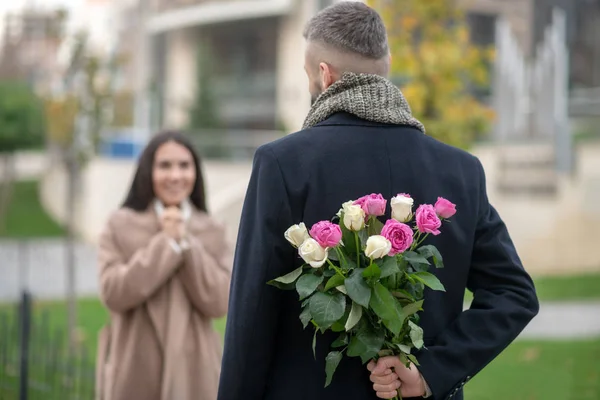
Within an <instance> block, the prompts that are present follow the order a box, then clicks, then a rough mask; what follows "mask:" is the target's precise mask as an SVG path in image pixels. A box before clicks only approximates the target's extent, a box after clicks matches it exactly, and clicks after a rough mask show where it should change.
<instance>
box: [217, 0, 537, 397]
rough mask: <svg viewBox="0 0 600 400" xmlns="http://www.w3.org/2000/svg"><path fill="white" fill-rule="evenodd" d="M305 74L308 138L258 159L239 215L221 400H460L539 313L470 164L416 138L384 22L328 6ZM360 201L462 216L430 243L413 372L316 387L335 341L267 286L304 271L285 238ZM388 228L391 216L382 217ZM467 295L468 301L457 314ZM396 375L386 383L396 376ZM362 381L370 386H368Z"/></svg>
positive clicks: (420, 130) (355, 365) (315, 30)
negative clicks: (404, 198)
mask: <svg viewBox="0 0 600 400" xmlns="http://www.w3.org/2000/svg"><path fill="white" fill-rule="evenodd" d="M305 37H306V39H307V50H306V65H305V69H306V73H307V74H308V78H309V81H310V92H311V95H312V96H313V106H312V108H311V110H310V113H309V115H308V117H307V119H306V122H305V125H304V129H303V130H302V131H300V132H298V133H294V134H291V135H289V136H287V137H285V138H283V139H281V140H278V141H275V142H273V143H270V144H267V145H265V146H262V147H261V148H260V149H258V151H257V152H256V156H255V160H254V166H253V172H252V177H251V179H250V184H249V187H248V192H247V195H246V200H245V204H244V210H243V213H242V219H241V225H240V231H239V237H238V243H237V251H236V257H235V263H234V272H233V279H232V286H231V297H230V305H229V317H228V322H227V330H226V337H225V353H224V358H223V366H222V371H221V382H220V389H219V400H262V399H270V400H271V399H272V400H308V399H310V400H331V399H336V400H337V399H343V400H351V399H357V400H358V399H360V400H363V399H374V398H377V397H381V398H392V397H394V396H395V395H396V394H397V393H396V389H398V388H400V393H401V394H402V396H403V397H404V398H407V397H421V396H426V397H430V398H434V399H447V398H450V397H453V398H455V399H462V397H463V395H462V387H463V385H464V384H465V383H466V382H467V381H468V380H469V379H470V378H471V377H472V376H473V375H475V374H476V373H477V372H478V371H480V370H481V369H482V368H483V367H484V366H485V365H486V364H488V363H489V362H490V361H491V360H492V359H494V358H495V357H496V356H497V355H498V354H499V353H500V352H501V351H502V350H503V349H504V348H505V347H506V346H508V344H509V343H511V341H513V340H514V339H515V338H516V337H517V335H518V334H519V333H520V332H521V330H522V329H523V328H524V327H525V326H526V325H527V323H528V322H529V321H530V320H531V319H532V318H533V317H534V316H535V315H536V313H537V311H538V301H537V298H536V294H535V290H534V286H533V283H532V281H531V279H530V277H529V276H528V274H527V273H526V272H525V271H524V269H523V267H522V265H521V262H520V260H519V258H518V256H517V254H516V251H515V248H514V246H513V244H512V242H511V240H510V237H509V235H508V232H507V230H506V227H505V226H504V224H503V222H502V220H501V219H500V217H499V216H498V213H497V212H496V210H495V209H494V208H493V207H492V206H491V205H490V204H489V202H488V199H487V195H486V183H485V176H484V171H483V168H482V166H481V164H480V162H479V161H478V160H477V159H476V158H475V157H473V156H472V155H470V154H468V153H466V152H463V151H461V150H458V149H455V148H452V147H450V146H447V145H444V144H442V143H440V142H438V141H436V140H434V139H432V138H431V137H429V136H427V135H426V134H425V132H424V127H423V126H422V125H421V123H420V122H419V121H417V120H416V119H415V118H413V117H412V115H411V113H410V108H409V107H408V104H407V103H406V101H405V100H404V97H403V96H402V93H401V92H400V91H399V90H398V89H397V88H396V87H395V86H394V85H392V84H391V83H390V82H389V81H388V80H387V79H386V77H387V75H388V73H389V69H390V55H389V49H388V44H387V36H386V31H385V26H384V25H383V22H382V20H381V18H380V16H379V15H378V14H377V13H376V12H375V11H374V10H372V9H370V8H369V7H367V6H366V5H364V4H362V3H360V2H341V3H337V4H335V5H333V6H331V7H329V8H327V9H325V10H323V11H321V12H320V13H319V14H317V15H316V16H315V17H314V18H313V19H312V20H311V21H310V22H309V23H308V25H307V27H306V31H305ZM369 193H381V194H383V196H384V197H385V198H387V199H390V198H391V197H392V196H395V195H397V194H398V193H410V194H411V195H412V197H413V198H414V199H415V203H416V204H422V203H431V202H435V201H436V199H437V196H443V197H445V198H447V199H450V200H452V201H453V202H454V203H456V204H457V209H458V213H457V214H456V215H455V216H454V217H453V219H452V223H451V224H445V225H444V232H443V234H442V235H440V236H436V237H433V238H431V241H430V242H431V244H434V245H436V246H437V248H438V249H439V250H440V251H441V253H442V254H443V256H444V259H445V265H446V267H445V268H444V269H440V270H436V271H434V273H435V274H436V275H437V276H438V278H439V279H440V280H441V281H442V283H443V284H444V285H445V287H446V293H443V292H433V291H427V292H426V294H425V306H424V307H425V311H424V312H423V313H422V316H421V326H422V327H423V329H424V332H425V344H426V349H424V350H422V351H420V352H418V353H417V354H416V356H417V358H418V360H419V362H420V367H419V368H418V369H417V368H416V367H415V366H414V365H413V366H412V367H411V368H410V369H407V368H404V367H402V366H401V365H400V362H399V360H398V359H397V358H394V357H386V358H382V359H380V360H379V362H378V364H377V365H376V364H375V363H370V364H369V365H368V369H370V370H371V371H372V373H369V371H368V370H367V366H365V365H362V364H361V362H360V359H358V358H344V360H343V361H342V362H341V364H340V366H339V367H338V370H337V372H336V374H335V376H334V378H333V382H332V384H331V385H330V386H329V387H328V388H324V387H323V386H324V382H325V357H326V355H327V353H328V352H329V350H330V344H331V342H332V341H333V340H334V339H335V338H336V336H337V335H335V334H329V333H326V334H324V335H318V336H317V345H316V359H315V358H314V357H313V354H312V351H311V342H312V337H313V331H312V330H310V329H307V330H303V329H302V324H301V323H300V320H299V319H298V316H299V314H300V302H299V301H298V297H297V294H296V293H295V292H286V291H281V290H279V289H276V288H273V287H270V286H267V284H266V282H267V281H268V280H270V279H273V278H275V277H278V276H281V275H283V274H285V273H288V272H290V271H292V270H294V269H295V268H297V267H298V266H300V265H301V263H302V261H301V260H300V259H299V257H298V255H297V254H296V251H295V250H294V249H293V247H292V246H291V245H290V244H289V243H288V242H287V241H286V240H285V239H284V235H283V234H284V231H285V230H286V229H287V228H288V227H289V226H291V225H293V224H297V223H299V222H302V221H303V222H306V224H307V226H308V227H309V228H310V226H311V225H312V224H314V223H316V222H318V221H320V220H328V219H330V218H331V217H332V216H333V215H335V213H336V212H337V211H338V209H339V208H340V205H341V204H342V203H343V202H345V201H347V200H350V199H356V198H358V197H360V196H362V195H365V194H369ZM387 215H388V216H389V210H388V214H387ZM465 288H468V289H470V290H471V291H472V292H473V293H474V301H473V305H472V306H471V309H470V310H468V311H466V312H463V310H462V307H463V296H464V291H465ZM392 371H394V372H392ZM371 381H372V382H371Z"/></svg>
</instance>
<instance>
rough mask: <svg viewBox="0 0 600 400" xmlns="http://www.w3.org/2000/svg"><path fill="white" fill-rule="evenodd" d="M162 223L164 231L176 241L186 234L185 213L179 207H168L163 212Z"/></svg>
mask: <svg viewBox="0 0 600 400" xmlns="http://www.w3.org/2000/svg"><path fill="white" fill-rule="evenodd" d="M160 223H161V226H162V229H163V231H164V232H165V233H166V234H167V235H168V236H169V237H171V238H173V239H175V240H176V241H178V242H179V241H180V240H181V239H182V238H183V237H184V236H185V224H184V221H183V214H182V213H181V210H180V209H179V208H177V207H168V208H166V209H165V211H164V212H163V214H162V217H161V219H160Z"/></svg>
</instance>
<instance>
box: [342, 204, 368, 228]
mask: <svg viewBox="0 0 600 400" xmlns="http://www.w3.org/2000/svg"><path fill="white" fill-rule="evenodd" d="M343 210H344V225H345V226H346V228H348V229H349V230H351V231H354V232H358V231H360V230H361V229H363V228H364V227H365V212H364V210H363V209H362V207H361V206H359V205H353V204H348V203H344V207H343Z"/></svg>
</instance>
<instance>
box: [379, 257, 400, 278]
mask: <svg viewBox="0 0 600 400" xmlns="http://www.w3.org/2000/svg"><path fill="white" fill-rule="evenodd" d="M399 272H400V268H399V267H398V261H396V257H384V259H383V263H381V279H383V278H387V277H388V276H392V275H394V274H397V273H399Z"/></svg>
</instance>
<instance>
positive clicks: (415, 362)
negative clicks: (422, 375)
mask: <svg viewBox="0 0 600 400" xmlns="http://www.w3.org/2000/svg"><path fill="white" fill-rule="evenodd" d="M406 357H408V359H409V360H410V361H412V363H413V364H415V365H416V366H417V367H420V366H421V364H419V361H418V360H417V357H415V356H414V355H412V354H407V355H406Z"/></svg>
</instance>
